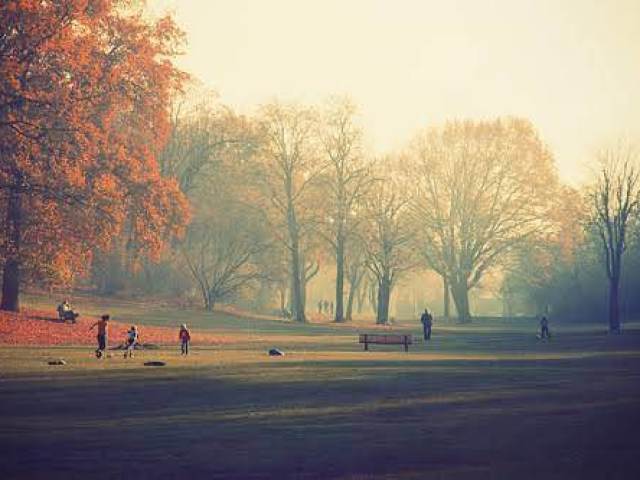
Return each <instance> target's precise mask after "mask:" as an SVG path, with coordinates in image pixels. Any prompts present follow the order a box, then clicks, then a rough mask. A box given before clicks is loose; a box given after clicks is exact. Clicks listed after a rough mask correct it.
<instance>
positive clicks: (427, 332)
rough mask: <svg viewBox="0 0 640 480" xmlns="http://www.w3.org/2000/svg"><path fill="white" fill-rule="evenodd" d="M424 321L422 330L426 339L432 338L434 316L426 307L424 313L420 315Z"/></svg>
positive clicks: (422, 321) (421, 320)
mask: <svg viewBox="0 0 640 480" xmlns="http://www.w3.org/2000/svg"><path fill="white" fill-rule="evenodd" d="M420 322H421V323H422V331H423V332H424V341H425V342H426V341H427V340H431V327H432V326H433V317H432V316H431V314H430V313H429V310H428V309H426V308H425V309H424V313H423V314H422V316H421V317H420Z"/></svg>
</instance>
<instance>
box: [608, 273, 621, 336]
mask: <svg viewBox="0 0 640 480" xmlns="http://www.w3.org/2000/svg"><path fill="white" fill-rule="evenodd" d="M609 331H610V332H612V333H619V332H620V268H615V269H613V275H611V278H610V279H609Z"/></svg>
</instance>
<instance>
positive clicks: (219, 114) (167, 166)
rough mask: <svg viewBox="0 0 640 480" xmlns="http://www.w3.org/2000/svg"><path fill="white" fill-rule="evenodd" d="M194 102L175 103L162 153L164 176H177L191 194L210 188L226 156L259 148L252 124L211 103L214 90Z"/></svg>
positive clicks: (244, 154)
mask: <svg viewBox="0 0 640 480" xmlns="http://www.w3.org/2000/svg"><path fill="white" fill-rule="evenodd" d="M206 95H207V97H206V99H205V100H201V99H198V101H197V102H196V103H195V104H191V103H190V99H182V100H181V101H179V102H177V103H176V104H175V105H174V106H173V110H172V112H171V131H170V135H169V140H168V142H167V144H166V146H165V148H164V150H163V152H162V154H161V155H160V156H159V164H160V170H161V173H162V175H164V176H166V177H172V178H176V179H177V180H178V182H179V184H180V189H181V190H182V191H183V192H184V193H185V194H187V195H190V196H192V195H193V194H194V191H195V190H196V189H197V188H199V187H203V188H205V189H206V188H207V186H208V185H209V184H210V181H211V180H212V179H213V178H215V176H216V175H217V174H218V172H217V171H216V169H217V167H219V166H220V164H221V163H222V162H224V161H225V159H234V160H236V161H238V159H242V158H249V157H250V153H251V152H252V151H253V150H254V149H255V147H256V139H255V137H254V133H253V131H252V126H251V124H250V123H249V122H248V121H247V120H246V119H245V118H243V117H241V116H238V115H236V114H235V113H234V112H233V111H232V110H231V109H230V108H228V107H225V106H224V105H216V104H213V103H211V101H210V100H208V99H209V98H213V93H210V92H207V93H206Z"/></svg>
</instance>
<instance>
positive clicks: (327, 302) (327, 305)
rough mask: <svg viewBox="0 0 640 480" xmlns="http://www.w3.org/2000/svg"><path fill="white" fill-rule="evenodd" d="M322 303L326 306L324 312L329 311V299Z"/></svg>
mask: <svg viewBox="0 0 640 480" xmlns="http://www.w3.org/2000/svg"><path fill="white" fill-rule="evenodd" d="M322 305H323V306H324V313H329V301H328V300H325V301H324V302H322Z"/></svg>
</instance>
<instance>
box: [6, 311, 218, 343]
mask: <svg viewBox="0 0 640 480" xmlns="http://www.w3.org/2000/svg"><path fill="white" fill-rule="evenodd" d="M97 321H98V318H97V317H80V318H78V320H77V323H75V324H72V323H62V322H61V321H60V320H58V318H57V317H55V316H54V315H53V314H52V313H51V312H45V311H39V310H29V311H25V312H21V313H17V314H16V313H10V312H0V345H94V344H96V335H97V329H95V328H94V329H93V330H91V331H90V330H89V328H90V327H91V325H92V324H94V323H95V322H97ZM130 326H131V325H130V324H129V323H123V322H119V321H117V320H111V321H109V337H108V340H109V345H110V346H115V345H119V344H121V343H123V342H124V340H125V337H126V332H127V330H128V329H129V327H130ZM138 331H139V335H140V342H141V343H154V344H158V345H168V344H176V345H177V344H178V343H179V340H178V328H170V327H156V326H149V325H138ZM191 340H192V344H194V345H219V344H223V343H229V341H230V340H229V339H227V338H224V337H222V336H220V335H216V334H215V333H211V332H198V331H191Z"/></svg>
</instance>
